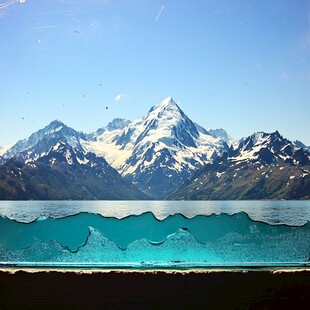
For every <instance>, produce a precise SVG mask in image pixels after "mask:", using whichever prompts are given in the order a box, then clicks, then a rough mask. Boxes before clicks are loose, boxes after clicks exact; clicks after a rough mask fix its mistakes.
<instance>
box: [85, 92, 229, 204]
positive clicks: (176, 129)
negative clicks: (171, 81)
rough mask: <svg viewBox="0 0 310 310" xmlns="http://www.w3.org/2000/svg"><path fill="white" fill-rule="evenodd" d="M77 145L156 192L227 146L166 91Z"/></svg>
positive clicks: (161, 194) (163, 190) (177, 181)
mask: <svg viewBox="0 0 310 310" xmlns="http://www.w3.org/2000/svg"><path fill="white" fill-rule="evenodd" d="M111 129H112V130H111ZM82 145H83V147H84V148H85V149H87V150H88V151H92V152H94V153H96V154H97V155H101V156H103V157H104V158H105V159H106V160H107V161H108V162H109V164H111V165H112V166H113V167H114V168H116V169H117V170H118V171H119V172H120V173H121V174H122V175H123V176H126V177H127V178H128V179H129V180H130V181H132V182H134V183H135V184H137V185H138V186H139V187H140V189H143V190H144V191H145V192H146V193H148V194H150V195H153V196H156V197H159V198H162V197H164V196H165V195H166V193H167V192H169V191H171V190H173V189H174V187H175V186H178V185H179V184H180V183H181V182H182V181H183V180H185V179H186V178H187V177H188V176H189V174H190V173H191V172H192V171H193V170H196V169H197V168H199V167H201V166H202V165H203V164H204V163H206V162H208V161H210V159H211V158H212V156H213V157H214V156H217V155H220V154H221V153H222V152H223V151H224V150H225V149H227V148H228V146H227V144H226V142H225V140H224V139H223V138H222V137H217V138H215V137H213V136H211V135H210V134H208V133H207V132H205V131H203V130H201V129H200V130H198V129H197V125H195V124H194V123H193V122H192V121H191V120H190V119H189V118H188V117H187V116H186V115H185V114H184V112H183V111H182V110H181V109H180V108H179V106H178V105H177V104H176V103H175V102H174V101H173V99H172V98H171V97H168V98H166V99H165V100H163V101H162V102H161V103H160V104H159V105H157V106H154V107H152V108H151V109H150V111H149V113H148V114H147V115H146V116H145V117H143V118H141V119H137V120H135V121H133V122H131V123H129V124H128V125H127V126H126V127H124V128H119V127H118V128H114V127H112V128H107V127H106V129H105V130H104V131H103V132H102V134H101V135H98V136H97V137H96V140H95V141H85V142H84V143H82ZM159 169H160V170H161V171H160V172H159V171H158V170H159ZM159 178H160V180H159ZM161 187H162V188H161Z"/></svg>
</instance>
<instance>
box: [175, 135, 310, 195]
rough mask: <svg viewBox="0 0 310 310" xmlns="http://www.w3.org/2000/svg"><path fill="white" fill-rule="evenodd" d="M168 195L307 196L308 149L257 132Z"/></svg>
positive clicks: (309, 181) (309, 189) (309, 176)
mask: <svg viewBox="0 0 310 310" xmlns="http://www.w3.org/2000/svg"><path fill="white" fill-rule="evenodd" d="M170 198H171V199H309V198H310V153H309V152H307V151H306V150H304V149H302V148H298V147H295V146H294V144H293V143H292V142H291V141H289V140H287V139H285V138H283V137H282V136H281V135H280V134H279V132H277V131H276V132H274V133H271V134H268V133H263V132H258V133H255V134H253V135H251V136H249V137H248V138H246V139H243V140H242V141H240V144H239V146H238V147H237V148H235V149H234V148H233V147H231V148H230V150H229V151H228V152H227V153H224V154H223V155H222V156H221V157H218V158H216V159H215V160H214V161H213V162H212V163H209V164H206V165H205V166H204V167H203V168H201V169H200V170H198V171H197V172H196V173H194V174H193V175H192V176H191V178H190V179H189V180H188V181H187V182H185V184H184V185H182V186H181V187H180V188H179V189H178V190H177V191H176V192H175V193H174V194H173V195H172V196H171V197H170Z"/></svg>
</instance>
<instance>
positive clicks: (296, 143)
mask: <svg viewBox="0 0 310 310" xmlns="http://www.w3.org/2000/svg"><path fill="white" fill-rule="evenodd" d="M293 145H294V146H295V147H296V148H302V149H304V150H305V151H308V152H310V146H306V145H305V144H303V143H302V142H301V141H298V140H295V141H293Z"/></svg>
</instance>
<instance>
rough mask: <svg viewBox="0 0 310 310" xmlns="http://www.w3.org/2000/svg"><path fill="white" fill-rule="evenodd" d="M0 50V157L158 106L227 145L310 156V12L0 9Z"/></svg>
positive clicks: (173, 4)
mask: <svg viewBox="0 0 310 310" xmlns="http://www.w3.org/2000/svg"><path fill="white" fill-rule="evenodd" d="M0 42H1V43H0V85H1V86H0V87H1V88H0V144H2V145H6V144H9V143H13V142H16V141H17V140H19V139H22V138H26V137H28V136H29V135H30V134H31V133H32V132H34V131H36V130H38V129H40V128H42V127H44V126H46V125H47V124H49V123H50V122H51V121H52V120H54V119H60V120H62V121H63V122H64V123H65V124H67V125H68V126H70V127H73V128H74V129H76V130H80V131H84V132H93V131H95V130H97V129H98V128H99V127H103V126H105V125H106V124H107V123H108V122H109V121H111V120H112V119H113V118H115V117H121V118H127V119H130V120H134V119H136V118H140V117H142V116H144V115H146V113H147V112H148V110H149V109H150V108H151V106H153V105H155V104H158V103H159V102H160V101H161V100H162V99H164V98H165V97H168V96H172V97H173V98H174V100H175V101H176V102H177V103H178V104H179V105H180V107H181V108H182V110H183V111H184V112H185V113H186V114H187V115H188V116H189V117H190V118H191V119H192V120H193V121H195V122H197V123H198V124H200V125H202V126H203V127H205V128H224V129H225V130H227V132H228V133H229V134H230V135H231V136H232V137H234V138H236V139H239V138H241V137H244V136H248V135H250V134H252V133H254V132H257V131H265V132H272V131H275V130H279V132H280V133H281V134H282V135H283V136H285V137H286V138H289V139H291V140H294V139H299V140H301V141H302V142H304V143H305V144H307V145H310V135H309V133H310V0H281V1H280V0H257V1H255V0H229V1H228V0H226V1H225V0H222V1H218V0H201V1H198V0H196V1H192V0H170V1H164V0H161V1H157V0H63V1H62V0H53V1H52V0H44V1H42V0H0ZM106 107H108V109H106Z"/></svg>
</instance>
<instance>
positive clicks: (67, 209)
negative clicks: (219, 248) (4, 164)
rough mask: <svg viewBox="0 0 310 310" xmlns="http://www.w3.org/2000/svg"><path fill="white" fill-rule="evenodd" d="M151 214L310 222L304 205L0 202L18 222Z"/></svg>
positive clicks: (3, 212)
mask: <svg viewBox="0 0 310 310" xmlns="http://www.w3.org/2000/svg"><path fill="white" fill-rule="evenodd" d="M147 211H151V212H153V214H154V215H155V216H156V217H157V218H158V219H164V218H166V217H167V216H169V215H173V214H176V213H181V214H183V215H184V216H186V217H194V216H195V215H210V214H220V213H226V214H234V213H238V212H241V211H244V212H246V213H247V214H248V215H249V216H250V218H252V219H253V220H258V221H263V222H267V223H270V224H287V225H292V226H300V225H303V224H305V223H306V222H308V221H310V200H307V201H0V215H3V216H7V217H9V218H11V219H14V220H17V221H21V222H31V221H33V220H35V219H37V218H38V217H47V216H50V217H55V218H58V217H65V216H68V215H73V214H77V213H80V212H89V213H97V214H101V215H103V216H106V217H116V218H123V217H126V216H129V215H132V214H135V215H138V214H141V213H144V212H147Z"/></svg>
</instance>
